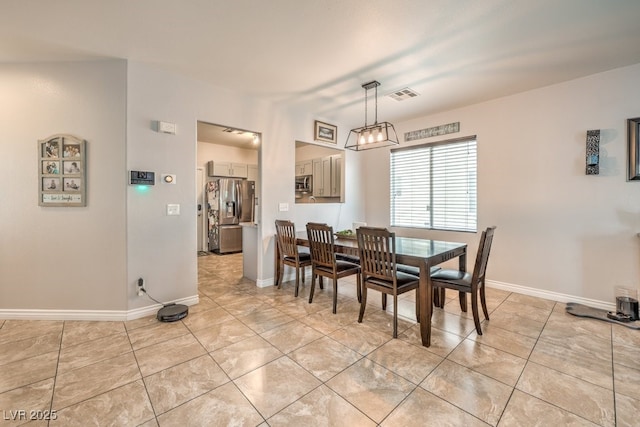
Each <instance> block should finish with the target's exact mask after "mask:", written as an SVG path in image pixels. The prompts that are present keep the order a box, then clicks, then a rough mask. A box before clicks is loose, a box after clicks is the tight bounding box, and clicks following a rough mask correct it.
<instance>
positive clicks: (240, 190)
mask: <svg viewBox="0 0 640 427" xmlns="http://www.w3.org/2000/svg"><path fill="white" fill-rule="evenodd" d="M236 194H237V195H238V212H237V213H236V216H237V218H238V222H240V220H241V219H242V187H240V183H239V182H236Z"/></svg>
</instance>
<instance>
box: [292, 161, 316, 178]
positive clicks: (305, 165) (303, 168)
mask: <svg viewBox="0 0 640 427" xmlns="http://www.w3.org/2000/svg"><path fill="white" fill-rule="evenodd" d="M312 174H313V160H304V161H302V162H298V163H296V176H303V175H312Z"/></svg>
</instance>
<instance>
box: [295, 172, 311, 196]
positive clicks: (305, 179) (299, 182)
mask: <svg viewBox="0 0 640 427" xmlns="http://www.w3.org/2000/svg"><path fill="white" fill-rule="evenodd" d="M312 183H313V176H311V175H302V176H296V193H300V194H307V193H311V191H312V190H313V185H312Z"/></svg>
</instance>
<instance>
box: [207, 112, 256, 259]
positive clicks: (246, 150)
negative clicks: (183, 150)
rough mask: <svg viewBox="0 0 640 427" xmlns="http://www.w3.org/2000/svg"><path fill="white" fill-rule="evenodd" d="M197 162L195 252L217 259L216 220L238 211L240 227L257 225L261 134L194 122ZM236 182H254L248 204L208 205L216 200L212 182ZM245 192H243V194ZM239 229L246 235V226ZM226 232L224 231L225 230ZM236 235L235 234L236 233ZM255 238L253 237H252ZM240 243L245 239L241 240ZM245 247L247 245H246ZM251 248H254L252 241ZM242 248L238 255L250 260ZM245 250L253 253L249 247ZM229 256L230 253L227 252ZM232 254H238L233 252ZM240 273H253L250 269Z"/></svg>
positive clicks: (218, 232)
mask: <svg viewBox="0 0 640 427" xmlns="http://www.w3.org/2000/svg"><path fill="white" fill-rule="evenodd" d="M196 135H197V151H196V152H197V159H196V183H197V191H196V205H197V206H198V210H197V219H196V221H197V227H196V228H197V233H198V239H197V246H198V248H197V251H198V255H199V256H204V255H207V256H210V255H212V254H214V253H215V256H221V255H219V254H220V253H223V251H221V250H220V249H221V244H222V242H223V239H222V238H221V233H220V230H222V228H221V227H216V226H215V224H216V221H220V217H221V216H222V213H224V214H225V215H226V214H228V211H230V212H232V215H233V214H234V212H235V211H236V209H237V210H238V211H240V210H242V211H243V212H238V218H239V219H240V218H241V219H242V221H244V222H243V224H245V226H246V224H247V222H249V223H257V219H258V218H259V217H260V212H259V209H260V203H258V200H259V195H260V191H261V185H260V146H261V139H262V137H261V134H260V133H259V132H255V131H249V130H244V129H238V128H234V127H230V126H223V125H218V124H214V123H209V122H204V121H198V122H197V133H196ZM223 179H227V180H239V181H253V182H254V183H255V191H254V194H255V197H254V200H253V201H252V202H251V203H246V199H244V202H243V203H242V208H240V207H239V206H237V205H236V204H235V203H234V202H230V204H229V205H225V206H224V208H221V207H220V206H216V207H215V208H214V207H212V206H211V202H212V200H215V201H218V203H220V201H219V200H218V199H217V198H215V197H212V196H213V195H215V194H216V193H215V192H214V190H215V188H214V187H215V186H214V182H215V181H217V183H220V182H221V180H223ZM245 193H246V192H245ZM248 206H250V207H251V210H252V215H251V219H250V220H248V219H247V209H249V208H248ZM245 226H243V227H241V228H243V230H242V233H246V232H247V230H246V229H245V228H246V227H245ZM227 231H228V230H227ZM240 235H241V236H242V234H240ZM236 236H237V234H236ZM256 237H257V235H256ZM242 240H243V241H244V240H246V239H245V238H244V237H242ZM247 246H249V245H247ZM253 246H257V238H256V242H254V243H253ZM246 249H247V248H246V247H244V246H242V250H241V252H242V255H241V256H243V258H244V255H245V254H246V255H248V257H247V259H254V258H255V256H254V254H249V253H247V252H246ZM248 250H250V251H251V250H257V247H256V248H249V249H248ZM229 253H230V254H231V253H232V252H229ZM233 253H238V251H237V250H233ZM244 270H253V269H252V268H249V269H244Z"/></svg>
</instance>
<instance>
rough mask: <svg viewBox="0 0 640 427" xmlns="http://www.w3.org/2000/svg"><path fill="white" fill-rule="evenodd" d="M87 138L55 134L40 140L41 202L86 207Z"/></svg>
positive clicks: (43, 203) (39, 188) (39, 190)
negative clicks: (85, 139)
mask: <svg viewBox="0 0 640 427" xmlns="http://www.w3.org/2000/svg"><path fill="white" fill-rule="evenodd" d="M86 166H87V165H86V141H84V140H82V139H80V138H77V137H75V136H73V135H65V134H59V135H53V136H51V137H49V138H46V139H43V140H40V141H38V204H39V205H40V206H52V207H60V206H67V207H77V206H86V205H87V200H86V194H87V193H86V186H87V180H86V169H87V168H86Z"/></svg>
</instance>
